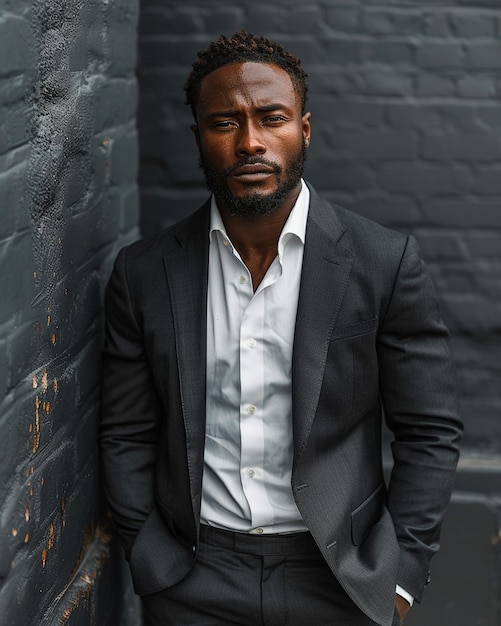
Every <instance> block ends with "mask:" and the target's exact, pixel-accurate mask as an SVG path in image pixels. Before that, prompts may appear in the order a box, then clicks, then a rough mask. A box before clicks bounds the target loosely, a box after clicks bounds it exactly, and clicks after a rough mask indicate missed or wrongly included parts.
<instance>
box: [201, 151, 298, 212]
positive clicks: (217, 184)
mask: <svg viewBox="0 0 501 626" xmlns="http://www.w3.org/2000/svg"><path fill="white" fill-rule="evenodd" d="M306 157H307V150H306V144H305V143H303V145H302V147H301V149H300V150H299V153H298V154H296V155H295V156H294V157H293V158H292V159H290V160H289V161H288V162H287V163H286V166H285V176H284V177H283V178H282V173H283V170H284V168H282V167H281V166H280V165H278V163H274V162H273V161H268V160H266V159H264V158H262V157H259V156H257V157H248V158H245V159H241V160H240V161H239V162H238V163H235V164H234V165H231V166H230V167H227V168H226V169H224V170H223V172H222V173H220V172H218V171H217V170H215V169H214V168H213V167H212V166H211V165H210V164H209V162H208V161H207V159H205V157H204V155H203V154H202V153H200V160H199V165H200V167H201V169H202V170H203V172H204V176H205V184H206V185H207V188H208V189H209V191H210V192H211V193H213V194H214V196H215V197H216V199H217V201H218V202H219V203H221V204H222V205H224V206H225V207H226V208H227V209H228V210H229V211H230V215H232V216H236V217H249V216H256V215H270V214H271V213H274V212H275V211H276V210H277V209H279V208H280V207H281V206H282V204H283V203H284V202H285V200H286V199H287V196H288V195H289V194H290V192H291V191H293V190H294V189H295V188H296V187H297V186H298V185H299V183H300V181H301V176H302V175H303V171H304V165H305V162H306ZM256 163H261V164H263V165H267V166H268V167H272V168H273V170H274V176H275V178H276V181H277V188H276V189H275V191H272V192H271V193H267V194H261V193H259V192H257V191H256V192H253V193H249V194H246V195H243V196H235V195H234V194H233V192H232V191H231V189H230V187H229V185H228V178H229V177H230V176H231V174H232V172H234V171H235V170H236V169H238V168H239V167H242V166H244V165H254V164H256Z"/></svg>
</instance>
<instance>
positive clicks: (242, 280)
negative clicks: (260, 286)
mask: <svg viewBox="0 0 501 626" xmlns="http://www.w3.org/2000/svg"><path fill="white" fill-rule="evenodd" d="M238 282H239V283H240V284H241V285H243V284H244V283H245V282H246V278H245V276H239V277H238Z"/></svg>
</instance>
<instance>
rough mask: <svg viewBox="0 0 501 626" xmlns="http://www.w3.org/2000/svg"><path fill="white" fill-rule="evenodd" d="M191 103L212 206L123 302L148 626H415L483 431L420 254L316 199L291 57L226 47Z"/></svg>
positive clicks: (115, 378) (115, 429)
mask: <svg viewBox="0 0 501 626" xmlns="http://www.w3.org/2000/svg"><path fill="white" fill-rule="evenodd" d="M186 93H187V103H188V104H190V105H191V107H192V110H193V114H194V119H195V123H194V125H193V127H192V128H193V131H194V134H195V137H196V141H197V144H198V147H199V150H200V161H201V166H202V167H203V170H204V173H205V177H206V181H207V185H208V187H209V190H210V191H211V192H212V196H211V198H210V200H209V201H208V202H207V203H206V204H205V205H204V206H203V207H202V208H201V209H199V210H198V211H197V212H196V213H194V214H193V215H192V216H191V217H189V218H188V219H186V220H184V221H183V222H181V223H180V224H178V225H176V226H174V227H172V228H169V229H168V230H166V231H165V232H161V233H159V234H158V235H156V236H154V237H153V238H150V239H148V240H147V241H143V242H139V243H136V244H134V245H132V246H130V247H128V248H126V249H125V250H123V251H122V252H121V253H120V255H119V256H118V259H117V261H116V264H115V269H114V272H113V275H112V277H111V280H110V284H109V287H108V290H107V296H106V312H107V336H106V346H105V351H104V392H103V417H102V427H101V445H102V454H103V463H104V473H105V481H106V489H107V493H108V497H109V502H110V505H111V509H112V512H113V516H114V519H115V522H116V525H117V528H118V532H119V534H120V537H121V540H122V542H123V545H124V547H125V552H126V556H127V558H128V559H129V560H130V566H131V570H132V575H133V579H134V584H135V589H136V591H137V593H139V594H140V595H141V596H142V597H143V604H144V608H145V615H146V621H147V623H148V624H151V625H160V624H162V625H163V624H204V625H207V624H247V625H252V626H254V625H257V624H266V625H274V626H275V625H278V624H286V625H289V626H299V625H301V626H304V625H316V624H336V625H341V626H343V625H348V624H350V625H354V626H365V625H369V624H380V625H381V626H390V624H399V623H401V621H403V618H404V617H405V615H406V613H407V611H408V609H409V606H410V605H411V604H412V602H413V601H414V600H417V601H419V600H421V596H422V592H423V588H424V586H425V584H426V582H427V579H428V571H429V563H430V559H431V557H432V555H433V553H434V552H436V550H437V548H438V539H439V529H440V525H441V521H442V517H443V513H444V509H445V507H446V505H447V502H448V500H449V497H450V492H451V488H452V481H453V475H454V470H455V465H456V462H457V456H458V443H459V439H460V433H461V424H460V421H459V418H458V417H457V414H456V405H455V390H454V372H453V366H452V363H451V357H450V353H449V344H448V336H447V331H446V329H445V327H444V325H443V323H442V322H441V320H440V316H439V311H438V305H437V302H436V297H435V294H434V291H433V287H432V285H431V282H430V279H429V276H428V273H427V271H426V269H425V267H424V264H423V262H422V260H421V258H420V256H419V252H418V249H417V246H416V243H415V241H414V240H413V238H412V237H406V236H404V235H401V234H399V233H396V232H393V231H389V230H387V229H385V228H383V227H381V226H379V225H376V224H374V223H372V222H370V221H368V220H366V219H363V218H361V217H359V216H357V215H355V214H353V213H351V212H348V211H345V210H343V209H341V208H339V207H333V206H330V205H329V204H327V203H326V202H325V201H323V200H322V199H321V198H319V197H318V195H317V194H316V192H315V191H314V190H313V189H312V188H311V187H309V186H308V185H306V184H305V183H304V181H303V180H302V178H301V174H302V171H303V165H304V160H305V152H306V149H307V147H308V144H309V141H310V130H311V128H310V114H309V113H308V112H306V109H305V102H306V84H305V73H304V71H303V70H302V68H301V66H300V63H299V60H298V59H296V58H294V57H293V56H291V55H290V54H289V53H288V52H287V51H286V50H285V49H284V48H282V46H280V45H279V44H276V43H274V42H272V41H270V40H268V39H265V38H261V37H256V36H254V35H251V34H248V33H245V32H242V31H240V32H238V33H235V35H233V36H232V37H230V38H226V37H221V38H220V39H219V40H217V41H216V42H213V43H211V45H210V46H209V48H208V50H207V51H205V52H201V53H199V58H198V60H197V62H196V63H194V66H193V70H192V73H191V75H190V77H189V79H188V82H187V84H186ZM383 409H384V415H385V419H386V422H387V424H388V425H389V427H390V429H391V430H392V431H393V434H394V441H393V444H392V451H393V456H394V469H393V472H392V475H391V479H390V481H389V485H388V486H387V487H386V486H385V484H384V480H383V469H382V460H381V421H382V413H383Z"/></svg>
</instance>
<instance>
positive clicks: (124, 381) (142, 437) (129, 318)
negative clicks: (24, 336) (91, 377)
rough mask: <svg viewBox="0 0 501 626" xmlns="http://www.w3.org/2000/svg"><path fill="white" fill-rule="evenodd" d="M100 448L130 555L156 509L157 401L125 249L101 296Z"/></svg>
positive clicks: (111, 500) (107, 486)
mask: <svg viewBox="0 0 501 626" xmlns="http://www.w3.org/2000/svg"><path fill="white" fill-rule="evenodd" d="M105 314H106V325H105V345H104V351H103V381H102V411H101V423H100V447H101V458H102V468H103V473H104V485H105V491H106V494H107V497H108V502H109V504H110V508H111V512H112V516H113V518H114V521H115V523H116V526H117V529H118V533H119V536H120V539H121V541H122V544H123V546H124V548H125V553H126V556H127V558H129V556H130V550H131V547H132V543H133V541H134V538H135V536H136V534H137V533H138V531H139V529H140V528H141V526H142V524H143V523H144V521H145V520H146V518H147V517H148V515H149V514H150V513H151V511H152V510H153V508H154V474H155V457H156V441H157V433H158V424H159V421H160V403H159V400H158V396H157V392H156V390H155V388H154V385H153V382H152V377H151V374H150V370H149V366H148V362H147V359H146V356H145V352H144V342H143V332H142V326H141V318H140V315H139V314H138V313H137V312H136V311H135V310H134V308H133V304H132V300H131V296H130V293H129V285H128V276H127V248H125V249H124V250H122V251H121V252H120V254H119V255H118V257H117V260H116V262H115V266H114V269H113V273H112V275H111V278H110V281H109V283H108V286H107V289H106V294H105Z"/></svg>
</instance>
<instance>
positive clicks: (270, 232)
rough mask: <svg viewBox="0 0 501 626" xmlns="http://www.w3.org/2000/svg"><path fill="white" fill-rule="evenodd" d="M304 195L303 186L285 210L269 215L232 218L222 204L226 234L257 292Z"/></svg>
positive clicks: (284, 207)
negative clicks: (283, 233) (301, 193)
mask: <svg viewBox="0 0 501 626" xmlns="http://www.w3.org/2000/svg"><path fill="white" fill-rule="evenodd" d="M300 191H301V186H299V187H298V188H297V189H295V190H294V192H293V194H291V196H290V197H289V198H288V199H287V201H286V202H284V204H283V205H282V206H280V207H279V208H278V209H277V210H276V211H274V212H273V213H270V214H269V215H246V216H235V215H231V214H230V212H229V211H228V210H227V208H226V207H225V206H220V205H219V202H218V207H219V210H220V212H221V218H222V220H223V224H224V227H225V229H226V232H227V233H228V235H229V237H230V239H231V241H232V243H233V245H234V246H235V248H236V249H237V250H238V253H239V254H240V256H241V257H242V260H243V262H244V263H245V265H246V266H247V268H248V269H249V271H250V273H251V275H252V282H253V285H254V289H256V287H257V286H258V285H259V283H260V282H261V280H262V279H263V277H264V275H265V274H266V272H267V270H268V268H269V266H270V265H271V263H272V262H273V259H274V258H275V257H276V256H277V252H278V240H279V238H280V233H281V232H282V229H283V227H284V225H285V222H286V221H287V218H288V217H289V214H290V212H291V211H292V208H293V207H294V204H295V203H296V200H297V198H298V196H299V192H300ZM216 201H217V198H216Z"/></svg>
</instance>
